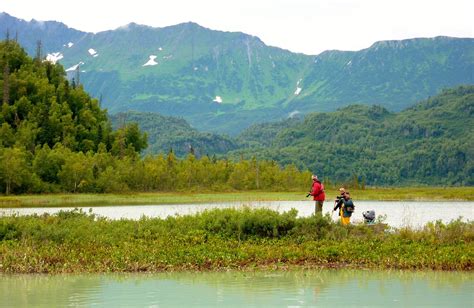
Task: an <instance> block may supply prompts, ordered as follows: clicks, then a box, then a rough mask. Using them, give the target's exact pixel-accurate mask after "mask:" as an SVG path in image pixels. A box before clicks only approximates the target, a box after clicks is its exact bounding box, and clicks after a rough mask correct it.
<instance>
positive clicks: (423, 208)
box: [0, 201, 474, 228]
mask: <svg viewBox="0 0 474 308" xmlns="http://www.w3.org/2000/svg"><path fill="white" fill-rule="evenodd" d="M244 206H248V207H251V208H262V207H265V208H270V209H274V210H277V211H279V212H287V211H289V210H291V209H292V208H294V209H296V210H298V216H300V217H303V216H310V215H312V214H313V212H314V202H312V201H270V202H227V203H206V204H173V205H133V206H122V205H121V206H102V207H101V206H98V207H83V208H82V209H83V210H84V211H85V212H87V211H89V209H91V210H92V212H93V213H95V214H97V215H100V216H104V217H108V218H110V219H122V218H129V219H139V218H140V217H142V216H148V217H161V218H166V217H167V216H170V215H190V214H195V213H198V212H201V211H204V210H208V209H215V208H239V207H244ZM332 206H333V203H332V202H327V203H325V204H324V208H323V212H324V213H329V214H330V215H332V217H333V219H334V220H336V219H338V216H337V213H335V212H333V211H332ZM355 206H356V209H355V213H354V215H353V216H352V221H353V222H361V221H362V220H363V217H362V213H363V212H364V211H367V210H375V213H376V215H377V216H379V215H386V220H385V223H388V224H389V225H390V226H393V227H407V226H408V227H413V228H419V227H421V226H423V225H425V224H426V223H427V222H429V221H436V220H442V221H443V222H445V223H447V222H450V221H451V220H453V219H457V218H458V217H460V216H462V217H463V220H471V221H472V220H474V202H462V201H450V202H444V201H442V202H419V201H355ZM70 209H71V208H70V207H69V208H66V207H65V208H4V209H0V215H13V214H18V215H29V214H34V213H37V214H43V213H50V214H53V213H57V212H59V211H60V210H70Z"/></svg>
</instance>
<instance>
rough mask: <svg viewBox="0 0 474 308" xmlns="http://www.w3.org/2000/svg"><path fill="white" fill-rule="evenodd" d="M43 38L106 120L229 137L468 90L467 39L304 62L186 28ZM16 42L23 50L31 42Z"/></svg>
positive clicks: (471, 61)
mask: <svg viewBox="0 0 474 308" xmlns="http://www.w3.org/2000/svg"><path fill="white" fill-rule="evenodd" d="M6 20H8V22H6ZM12 20H13V21H12ZM16 25H18V27H20V28H21V29H22V33H26V32H27V31H26V30H27V29H28V27H30V28H31V29H33V28H34V29H37V28H38V27H37V25H36V24H35V23H34V22H30V23H27V22H25V21H21V20H18V22H17V23H15V22H14V18H13V17H11V16H9V15H7V14H2V15H0V30H4V29H5V27H7V26H8V28H9V29H10V32H11V33H15V31H16V28H15V27H16ZM66 28H67V27H66ZM48 29H50V28H48ZM51 29H52V30H51ZM51 29H50V30H49V31H47V32H42V33H41V36H39V34H38V36H39V37H38V38H41V39H42V40H44V44H43V46H44V51H45V54H46V53H49V54H50V55H52V54H53V53H55V55H56V58H59V57H62V58H61V59H60V60H59V61H60V62H61V63H62V64H63V65H64V66H65V68H66V69H67V70H68V71H69V74H70V78H72V77H75V78H76V79H77V77H78V76H77V75H78V73H79V78H80V82H81V83H82V84H83V85H84V87H85V89H86V90H88V91H89V92H90V93H91V94H92V95H94V96H96V97H101V98H102V99H101V101H102V105H103V107H106V108H107V109H108V110H109V112H111V113H117V112H123V111H128V110H136V111H142V112H159V113H162V114H165V115H172V116H180V117H183V118H185V119H186V120H187V121H189V122H190V123H191V124H192V125H193V127H196V128H198V129H201V130H208V131H216V132H227V133H231V134H237V133H238V132H240V131H241V130H242V129H244V128H245V127H248V126H250V125H251V124H254V123H260V122H263V121H274V120H278V119H284V118H286V117H288V116H289V115H293V114H297V113H309V112H314V111H332V110H336V109H337V108H340V107H342V106H346V105H349V104H353V103H360V104H369V105H371V104H379V105H382V106H384V107H386V108H387V109H389V110H391V111H399V110H402V109H403V108H406V107H408V106H411V105H412V104H414V103H415V102H416V101H418V100H420V99H423V98H425V97H428V96H430V95H434V94H435V93H437V92H438V91H439V90H440V89H442V88H444V87H450V86H455V85H459V84H474V76H473V73H472V72H473V71H474V39H472V38H466V39H461V38H448V37H437V38H420V39H410V40H403V41H386V42H377V43H375V44H374V45H373V46H371V47H369V48H367V49H364V50H360V51H350V52H347V51H327V52H323V53H321V54H320V55H316V56H313V55H303V54H296V53H292V52H290V51H287V50H284V49H280V48H275V47H270V46H267V45H265V44H264V43H263V42H262V41H261V40H260V39H258V38H257V37H254V36H250V35H247V34H244V33H239V32H222V31H214V30H210V29H207V28H204V27H201V26H199V25H197V24H195V23H184V24H178V25H175V26H170V27H164V28H152V27H148V26H142V25H137V24H133V23H132V24H129V25H127V26H124V27H121V28H118V29H116V30H112V31H104V32H99V33H96V34H92V33H82V32H77V33H76V32H71V31H70V30H67V29H65V28H64V25H62V26H61V27H59V28H58V30H56V31H55V30H54V29H53V28H51ZM66 30H67V31H66ZM35 31H37V30H35ZM35 33H36V32H35ZM51 37H54V40H53V39H51ZM18 39H19V41H20V42H21V43H24V44H26V43H27V42H28V44H29V46H31V40H32V39H31V35H22V34H20V35H19V37H18ZM34 41H35V42H36V39H35V40H34ZM50 41H51V42H53V41H54V42H53V43H50ZM59 41H61V42H64V43H62V44H63V45H64V44H67V43H66V42H69V41H71V42H72V43H73V45H72V46H71V47H69V45H66V46H63V45H59V44H58V43H57V42H59ZM29 50H30V49H29ZM30 52H34V50H31V51H30ZM59 55H60V56H59ZM146 64H149V65H146Z"/></svg>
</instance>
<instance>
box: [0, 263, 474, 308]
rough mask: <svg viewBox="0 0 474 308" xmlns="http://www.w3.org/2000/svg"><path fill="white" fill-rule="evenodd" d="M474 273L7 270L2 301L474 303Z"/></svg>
mask: <svg viewBox="0 0 474 308" xmlns="http://www.w3.org/2000/svg"><path fill="white" fill-rule="evenodd" d="M473 278H474V273H466V272H403V271H363V270H298V271H289V272H278V271H275V272H223V273H158V274H102V275H99V274H91V275H54V276H48V275H1V276H0V298H1V301H0V305H1V306H2V307H27V306H28V307H31V306H34V307H67V306H75V307H77V306H79V307H83V306H87V307H170V306H172V307H190V306H192V307H203V306H205V307H209V306H211V307H214V306H220V307H310V306H312V307H315V306H320V307H321V306H322V307H329V306H365V307H367V306H378V307H381V306H384V307H413V306H426V307H433V306H441V307H472V305H473V300H474V298H473V294H474V287H473V285H474V284H473Z"/></svg>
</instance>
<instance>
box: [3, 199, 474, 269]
mask: <svg viewBox="0 0 474 308" xmlns="http://www.w3.org/2000/svg"><path fill="white" fill-rule="evenodd" d="M473 240H474V222H462V221H460V220H457V221H453V222H451V223H448V224H443V223H441V222H437V223H434V224H433V223H430V224H427V225H426V226H425V227H424V228H423V229H420V230H410V229H399V230H395V229H390V230H389V229H387V227H386V226H384V225H376V226H375V227H374V226H366V225H351V226H347V227H345V226H341V225H339V224H337V223H333V222H331V219H330V217H329V216H327V217H321V216H317V217H315V216H311V217H306V218H297V217H296V211H290V212H287V213H283V214H279V213H278V212H275V211H272V210H268V209H258V210H250V209H248V208H246V209H243V210H236V209H221V210H212V211H206V212H203V213H201V214H197V215H192V216H180V217H169V218H167V219H159V218H153V219H150V218H143V219H140V220H138V221H136V220H108V219H104V218H97V217H95V216H93V215H88V214H85V213H82V212H78V211H69V212H61V213H59V214H58V215H54V216H50V215H43V216H16V217H15V216H13V217H1V218H0V272H2V273H80V272H142V271H146V272H157V271H179V270H198V271H201V270H227V269H238V270H247V269H260V268H261V269H268V268H283V269H284V268H288V267H293V266H298V267H300V266H303V267H328V268H333V267H357V268H383V269H392V268H393V269H434V270H464V271H472V270H473V260H474V244H473Z"/></svg>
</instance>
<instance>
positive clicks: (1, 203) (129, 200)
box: [0, 187, 474, 207]
mask: <svg viewBox="0 0 474 308" xmlns="http://www.w3.org/2000/svg"><path fill="white" fill-rule="evenodd" d="M351 194H352V197H353V199H354V200H427V201H432V200H438V201H442V200H464V201H468V200H470V201H473V200H474V187H448V188H442V187H410V188H368V189H365V190H351ZM336 195H337V191H336V190H335V189H327V190H326V196H327V198H328V199H329V200H332V198H333V197H334V196H336ZM305 196H306V192H262V191H246V192H224V193H223V192H207V193H188V192H186V193H185V192H180V193H179V192H172V193H132V194H53V195H19V196H1V197H0V207H54V206H72V207H75V206H103V205H135V204H178V203H203V202H246V201H282V200H284V201H298V200H311V199H310V198H305Z"/></svg>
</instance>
